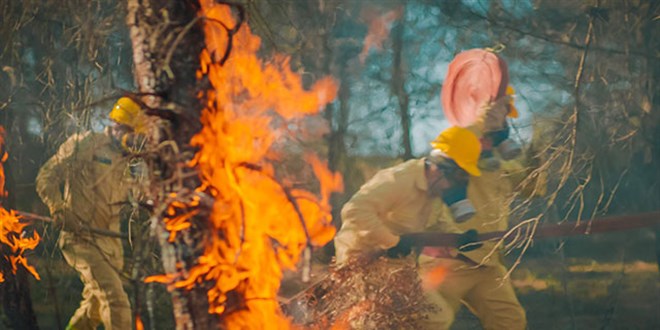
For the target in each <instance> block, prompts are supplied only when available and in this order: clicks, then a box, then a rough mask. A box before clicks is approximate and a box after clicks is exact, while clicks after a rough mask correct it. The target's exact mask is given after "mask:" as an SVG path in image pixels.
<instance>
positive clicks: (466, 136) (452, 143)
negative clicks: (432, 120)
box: [431, 126, 481, 176]
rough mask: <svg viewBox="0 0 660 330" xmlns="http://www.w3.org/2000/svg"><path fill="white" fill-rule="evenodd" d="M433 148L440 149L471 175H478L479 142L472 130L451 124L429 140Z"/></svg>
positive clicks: (479, 172) (479, 173)
mask: <svg viewBox="0 0 660 330" xmlns="http://www.w3.org/2000/svg"><path fill="white" fill-rule="evenodd" d="M431 146H432V147H433V149H436V150H440V151H441V152H442V153H444V154H445V155H446V156H447V157H448V158H451V159H452V160H453V161H454V162H456V164H457V165H458V166H460V167H461V168H462V169H464V170H465V171H466V172H468V173H469V174H470V175H472V176H480V175H481V171H480V170H479V167H477V163H478V162H479V155H480V154H481V142H479V139H478V138H477V136H476V135H475V134H474V133H472V131H470V130H468V129H467V128H463V127H458V126H453V127H450V128H448V129H446V130H444V131H442V132H441V133H440V135H438V137H436V138H435V140H433V141H432V142H431Z"/></svg>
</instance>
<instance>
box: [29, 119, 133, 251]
mask: <svg viewBox="0 0 660 330" xmlns="http://www.w3.org/2000/svg"><path fill="white" fill-rule="evenodd" d="M129 186H130V172H129V168H128V162H127V160H126V159H125V158H124V157H123V156H122V154H121V151H120V149H119V148H118V147H116V146H114V145H113V144H112V141H111V138H110V137H109V136H108V135H106V134H103V133H95V132H85V133H81V134H75V135H73V136H71V137H70V138H69V139H68V140H67V141H66V142H64V144H62V146H60V148H59V150H58V152H57V153H56V154H55V155H54V156H53V157H52V158H51V159H49V160H48V161H47V162H46V163H45V164H44V166H43V167H42V168H41V170H40V171H39V174H38V176H37V179H36V188H37V193H38V194H39V196H40V197H41V199H42V200H43V201H44V203H45V204H46V205H47V206H48V207H49V209H50V212H51V214H54V213H56V212H58V211H64V214H65V218H64V219H63V220H64V227H63V229H62V235H61V238H60V239H61V240H62V241H63V242H60V244H65V243H66V241H69V240H76V239H77V238H76V237H78V238H85V239H90V238H91V237H92V236H94V237H93V240H94V241H95V243H96V244H97V245H98V246H99V247H100V248H101V249H102V250H103V251H104V252H106V253H107V254H108V255H115V256H121V255H122V248H121V241H120V239H119V238H112V237H107V236H100V235H93V234H91V233H90V232H89V231H85V230H84V229H83V230H79V231H78V232H76V233H73V228H74V227H73V226H72V223H71V222H74V223H75V224H81V225H85V226H89V227H92V228H100V229H107V230H112V231H115V232H119V225H120V223H119V212H120V209H121V207H122V205H121V203H123V202H125V201H126V200H127V194H128V188H129ZM67 223H68V224H67Z"/></svg>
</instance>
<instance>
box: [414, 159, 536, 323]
mask: <svg viewBox="0 0 660 330" xmlns="http://www.w3.org/2000/svg"><path fill="white" fill-rule="evenodd" d="M515 167H516V166H515V165H511V164H510V165H508V166H503V167H502V168H500V169H498V170H495V171H484V170H482V174H481V176H480V177H470V179H469V183H468V199H469V200H470V201H471V202H472V204H473V205H474V207H475V209H476V214H475V215H474V216H473V217H472V218H471V219H469V220H468V221H466V222H463V223H455V222H454V221H453V220H452V215H451V212H449V210H448V208H447V206H446V205H443V206H441V211H440V216H439V217H438V218H436V219H437V220H438V221H437V222H436V223H432V224H431V226H430V228H429V229H427V230H438V231H443V232H452V233H462V232H464V231H466V230H469V229H476V230H477V231H478V232H479V233H486V232H493V231H503V230H506V229H507V228H508V219H509V211H510V208H509V204H510V202H511V201H510V198H511V196H512V193H513V188H514V185H515V184H517V182H512V181H511V178H516V177H520V176H519V175H514V174H517V173H519V171H517V170H516V169H515ZM434 227H435V228H434ZM495 244H496V243H495V242H484V244H483V246H482V247H481V248H478V249H476V250H473V251H470V252H461V253H458V251H456V250H455V249H448V248H426V249H424V250H423V252H422V254H421V255H420V257H419V264H420V276H421V277H422V279H424V278H426V277H428V276H432V273H433V271H434V270H435V269H437V268H438V267H441V268H444V269H445V270H446V271H447V273H446V277H445V278H444V280H443V281H442V283H441V284H440V285H439V287H436V288H433V289H432V290H430V291H429V292H428V298H429V300H430V301H431V302H433V303H435V304H436V305H438V306H441V307H442V306H447V305H448V306H449V308H445V309H443V310H442V311H441V312H440V313H436V314H433V315H429V319H428V320H427V322H426V323H427V324H426V327H425V328H427V329H449V327H450V326H451V324H452V322H453V320H454V315H455V313H456V312H457V311H458V310H459V308H460V306H461V303H462V302H463V303H464V304H465V305H466V306H467V307H468V308H470V310H471V311H472V312H473V313H474V314H475V315H476V316H477V317H479V319H480V320H481V323H482V326H483V327H484V329H507V330H509V329H525V328H526V326H527V323H526V322H527V320H526V316H525V310H524V309H523V308H522V306H521V305H520V303H519V302H518V299H517V298H516V295H515V292H514V290H513V287H512V286H511V283H510V282H509V280H504V281H503V280H502V279H503V277H504V275H505V274H506V272H507V270H506V268H505V267H504V266H503V265H502V263H501V260H500V253H499V252H498V251H497V250H496V249H495Z"/></svg>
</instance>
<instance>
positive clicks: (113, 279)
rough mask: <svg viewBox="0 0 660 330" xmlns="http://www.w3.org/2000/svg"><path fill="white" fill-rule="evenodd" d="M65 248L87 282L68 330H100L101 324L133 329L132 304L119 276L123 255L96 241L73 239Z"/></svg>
mask: <svg viewBox="0 0 660 330" xmlns="http://www.w3.org/2000/svg"><path fill="white" fill-rule="evenodd" d="M61 250H62V254H63V255H64V259H66V262H67V263H68V264H69V265H71V266H72V267H73V268H75V269H76V271H77V272H78V273H79V274H80V279H81V280H82V282H83V285H84V288H83V293H82V295H83V300H82V301H81V302H80V307H79V308H78V309H77V310H76V312H75V313H74V314H73V317H71V320H70V321H69V325H68V327H67V329H75V330H87V329H96V327H97V326H98V325H99V324H100V323H103V325H104V327H105V329H113V330H130V329H132V325H131V307H130V303H129V301H128V296H127V295H126V292H124V288H123V287H122V283H121V279H120V277H119V271H120V270H121V269H122V267H123V259H122V258H121V254H119V256H118V257H117V256H115V255H114V254H108V253H104V252H102V250H101V249H100V248H99V247H97V246H94V245H93V244H85V243H72V242H70V243H65V244H63V245H62V246H61Z"/></svg>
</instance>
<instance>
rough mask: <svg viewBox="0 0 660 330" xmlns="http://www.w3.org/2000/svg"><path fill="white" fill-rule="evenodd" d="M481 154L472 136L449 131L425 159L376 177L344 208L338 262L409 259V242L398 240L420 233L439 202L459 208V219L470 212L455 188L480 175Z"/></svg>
mask: <svg viewBox="0 0 660 330" xmlns="http://www.w3.org/2000/svg"><path fill="white" fill-rule="evenodd" d="M480 150H481V147H480V143H479V140H478V139H477V137H476V136H475V134H474V133H472V132H471V131H469V130H467V129H465V128H459V127H451V128H449V129H447V130H445V131H443V132H442V133H440V135H439V136H438V138H437V139H436V141H435V143H434V149H433V151H432V152H431V153H430V155H429V156H428V157H425V158H421V159H413V160H409V161H406V162H404V163H402V164H399V165H396V166H394V167H391V168H388V169H384V170H381V171H379V172H378V173H376V175H375V176H374V177H373V178H372V179H371V180H369V182H367V183H366V184H364V185H363V186H362V187H361V188H360V190H359V191H358V192H357V193H356V194H355V195H354V196H353V197H352V198H351V199H350V200H349V201H348V202H347V203H346V204H345V205H344V207H343V209H342V212H341V216H342V226H341V229H340V230H339V232H338V233H337V235H336V237H335V248H336V263H337V264H340V265H341V264H344V263H346V262H347V261H348V260H350V259H352V258H357V257H362V256H374V255H378V254H380V253H382V252H383V251H387V254H388V255H390V256H401V255H407V254H409V253H410V252H411V246H412V242H411V241H410V240H409V239H407V237H406V236H401V235H403V234H407V233H414V232H420V231H423V230H424V228H425V227H426V226H428V225H429V222H430V219H433V218H435V217H437V216H438V211H439V210H441V208H440V206H441V205H443V204H444V203H442V201H443V200H446V201H447V203H449V204H452V205H454V204H458V206H457V207H456V208H455V209H454V211H456V212H459V213H461V214H462V216H465V214H466V213H469V212H470V205H469V202H467V201H465V198H461V197H460V196H457V194H456V193H455V191H456V190H459V191H460V190H465V189H460V188H459V189H453V188H455V187H460V186H466V185H467V178H468V174H469V175H470V176H474V177H478V176H479V175H480V171H479V169H478V168H477V162H478V159H479V154H480ZM447 192H450V193H449V194H448V193H447ZM459 195H460V194H459ZM455 202H457V203H455ZM471 235H472V233H466V234H465V237H469V236H471Z"/></svg>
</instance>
